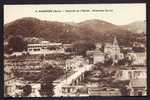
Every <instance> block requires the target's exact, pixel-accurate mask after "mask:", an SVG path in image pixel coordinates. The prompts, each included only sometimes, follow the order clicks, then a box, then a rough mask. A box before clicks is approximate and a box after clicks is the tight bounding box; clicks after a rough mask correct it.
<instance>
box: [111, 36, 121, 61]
mask: <svg viewBox="0 0 150 100" xmlns="http://www.w3.org/2000/svg"><path fill="white" fill-rule="evenodd" d="M119 54H120V47H119V45H118V41H117V38H116V36H115V37H114V40H113V44H112V55H113V58H114V59H118V55H119Z"/></svg>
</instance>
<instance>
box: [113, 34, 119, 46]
mask: <svg viewBox="0 0 150 100" xmlns="http://www.w3.org/2000/svg"><path fill="white" fill-rule="evenodd" d="M113 46H115V47H118V46H119V45H118V41H117V38H116V36H115V37H114V41H113Z"/></svg>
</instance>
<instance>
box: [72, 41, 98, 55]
mask: <svg viewBox="0 0 150 100" xmlns="http://www.w3.org/2000/svg"><path fill="white" fill-rule="evenodd" d="M95 48H96V46H95V44H94V43H92V42H89V41H77V42H75V43H73V50H74V52H76V54H77V55H83V56H85V55H86V51H87V50H94V49H95Z"/></svg>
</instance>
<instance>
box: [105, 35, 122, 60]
mask: <svg viewBox="0 0 150 100" xmlns="http://www.w3.org/2000/svg"><path fill="white" fill-rule="evenodd" d="M104 53H105V54H108V55H110V57H111V58H112V59H113V60H114V61H115V60H118V59H122V58H123V54H122V53H121V52H120V47H119V44H118V41H117V38H116V37H114V39H113V43H106V44H105V47H104Z"/></svg>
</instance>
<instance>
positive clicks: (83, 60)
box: [4, 3, 147, 97]
mask: <svg viewBox="0 0 150 100" xmlns="http://www.w3.org/2000/svg"><path fill="white" fill-rule="evenodd" d="M146 34H147V32H146V4H145V3H132V4H131V3H130V4H30V5H27V4H24V5H19V4H18V5H13V4H12V5H4V96H5V97H60V96H63V97H78V96H79V97H80V96H81V97H83V96H85V97H88V96H147V62H146V61H147V58H146V57H147V50H146V49H147V47H146V36H147V35H146Z"/></svg>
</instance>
